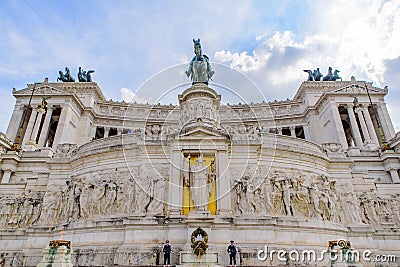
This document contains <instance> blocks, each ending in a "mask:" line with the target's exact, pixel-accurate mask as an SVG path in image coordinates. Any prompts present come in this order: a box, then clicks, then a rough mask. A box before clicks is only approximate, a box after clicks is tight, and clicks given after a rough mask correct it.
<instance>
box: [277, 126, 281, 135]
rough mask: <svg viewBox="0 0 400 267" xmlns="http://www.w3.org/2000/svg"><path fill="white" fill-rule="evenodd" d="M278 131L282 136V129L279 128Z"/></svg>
mask: <svg viewBox="0 0 400 267" xmlns="http://www.w3.org/2000/svg"><path fill="white" fill-rule="evenodd" d="M276 129H277V131H278V134H280V135H282V127H278V128H276Z"/></svg>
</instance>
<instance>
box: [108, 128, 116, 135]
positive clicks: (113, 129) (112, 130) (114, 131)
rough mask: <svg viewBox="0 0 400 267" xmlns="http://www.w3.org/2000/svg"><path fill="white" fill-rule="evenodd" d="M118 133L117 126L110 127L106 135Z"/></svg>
mask: <svg viewBox="0 0 400 267" xmlns="http://www.w3.org/2000/svg"><path fill="white" fill-rule="evenodd" d="M117 134H118V130H117V128H110V131H109V132H108V136H114V135H117Z"/></svg>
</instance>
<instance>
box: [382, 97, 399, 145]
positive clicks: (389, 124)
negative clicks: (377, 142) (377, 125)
mask: <svg viewBox="0 0 400 267" xmlns="http://www.w3.org/2000/svg"><path fill="white" fill-rule="evenodd" d="M380 107H381V108H382V113H383V116H384V118H385V122H386V127H387V130H388V132H389V136H387V138H386V139H387V141H388V140H390V139H391V138H392V137H394V135H395V134H396V133H395V131H394V127H393V123H392V120H391V119H390V116H389V112H388V110H387V107H386V103H385V102H383V103H381V105H380Z"/></svg>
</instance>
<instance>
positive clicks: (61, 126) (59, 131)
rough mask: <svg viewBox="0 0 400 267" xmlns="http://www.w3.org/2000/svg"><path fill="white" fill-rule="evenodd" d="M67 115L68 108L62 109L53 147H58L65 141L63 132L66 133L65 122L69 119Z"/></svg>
mask: <svg viewBox="0 0 400 267" xmlns="http://www.w3.org/2000/svg"><path fill="white" fill-rule="evenodd" d="M67 113H68V106H63V107H62V108H61V114H60V118H59V119H58V124H57V129H56V134H55V136H54V141H53V147H57V145H58V144H60V143H61V142H63V141H64V140H63V131H64V125H65V120H66V119H67ZM66 134H67V133H66Z"/></svg>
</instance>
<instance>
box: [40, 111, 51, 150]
mask: <svg viewBox="0 0 400 267" xmlns="http://www.w3.org/2000/svg"><path fill="white" fill-rule="evenodd" d="M53 110H54V108H53V107H48V108H47V112H46V117H45V118H44V122H43V127H42V131H41V133H40V137H39V142H38V145H39V147H44V146H45V144H46V138H47V135H48V133H49V128H50V119H51V115H52V114H53Z"/></svg>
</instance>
